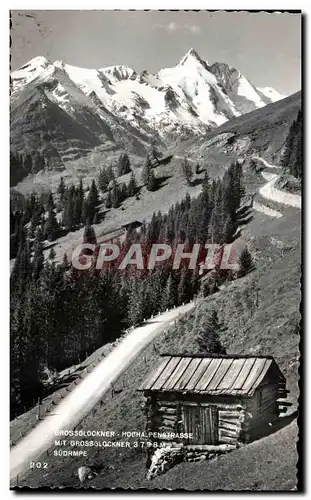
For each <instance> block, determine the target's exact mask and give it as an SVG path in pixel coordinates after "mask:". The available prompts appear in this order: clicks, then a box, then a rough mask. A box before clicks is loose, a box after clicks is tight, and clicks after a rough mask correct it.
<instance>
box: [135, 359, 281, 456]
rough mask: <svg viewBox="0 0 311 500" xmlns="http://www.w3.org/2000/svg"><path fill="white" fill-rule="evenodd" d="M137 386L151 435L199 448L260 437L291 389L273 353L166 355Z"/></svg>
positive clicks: (272, 420)
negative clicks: (287, 386) (141, 396)
mask: <svg viewBox="0 0 311 500" xmlns="http://www.w3.org/2000/svg"><path fill="white" fill-rule="evenodd" d="M138 390H139V391H143V393H144V396H145V398H146V399H145V403H144V404H143V410H144V412H145V414H146V416H147V426H146V430H147V431H148V435H149V436H155V439H156V440H160V441H165V439H167V441H168V442H183V444H189V445H196V446H197V447H199V446H200V445H213V446H216V447H217V446H220V445H223V444H233V445H237V444H238V443H239V442H243V441H248V440H249V439H250V438H251V437H256V436H259V435H260V434H261V432H262V430H263V427H266V426H268V425H269V424H270V425H271V423H272V422H274V421H275V420H276V419H277V418H278V416H279V404H278V399H279V398H286V393H287V391H286V381H285V378H284V376H283V374H282V373H281V371H280V369H279V367H278V365H277V364H276V362H275V360H274V359H273V357H272V356H218V355H215V356H214V355H213V356H211V355H200V354H194V355H184V354H181V355H170V354H167V355H163V356H162V361H161V363H160V365H159V366H158V367H157V368H156V369H155V370H154V371H152V372H151V373H150V375H149V376H148V377H147V379H146V380H145V381H144V382H143V384H142V385H141V386H140V387H139V389H138ZM184 434H186V435H187V434H188V435H189V436H188V437H186V438H185V436H184Z"/></svg>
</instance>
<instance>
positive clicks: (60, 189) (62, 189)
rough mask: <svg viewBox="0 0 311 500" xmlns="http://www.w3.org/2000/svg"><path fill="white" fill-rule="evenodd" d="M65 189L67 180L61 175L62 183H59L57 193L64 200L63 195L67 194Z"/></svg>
mask: <svg viewBox="0 0 311 500" xmlns="http://www.w3.org/2000/svg"><path fill="white" fill-rule="evenodd" d="M65 190H66V185H65V181H64V178H63V177H61V178H60V183H59V185H58V188H57V193H58V194H59V197H60V200H61V201H62V199H63V196H64V194H65Z"/></svg>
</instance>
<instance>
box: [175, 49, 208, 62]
mask: <svg viewBox="0 0 311 500" xmlns="http://www.w3.org/2000/svg"><path fill="white" fill-rule="evenodd" d="M189 61H197V62H199V63H201V64H202V63H203V60H202V59H201V57H200V56H199V54H198V53H197V51H196V50H195V49H194V48H191V49H190V50H188V52H187V54H185V55H184V57H183V58H182V59H181V60H180V61H179V63H178V66H183V65H184V64H185V63H187V62H189Z"/></svg>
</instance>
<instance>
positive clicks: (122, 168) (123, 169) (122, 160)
mask: <svg viewBox="0 0 311 500" xmlns="http://www.w3.org/2000/svg"><path fill="white" fill-rule="evenodd" d="M117 169H118V176H119V177H120V176H121V175H125V174H129V173H130V171H131V163H130V159H129V157H128V154H126V153H122V154H121V155H120V157H119V161H118V166H117Z"/></svg>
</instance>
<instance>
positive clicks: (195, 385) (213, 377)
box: [138, 354, 284, 396]
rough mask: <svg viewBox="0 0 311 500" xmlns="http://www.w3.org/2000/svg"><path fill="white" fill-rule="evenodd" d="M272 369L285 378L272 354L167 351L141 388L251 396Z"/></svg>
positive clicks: (145, 389) (146, 389)
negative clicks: (175, 352)
mask: <svg viewBox="0 0 311 500" xmlns="http://www.w3.org/2000/svg"><path fill="white" fill-rule="evenodd" d="M270 370H271V371H272V370H273V371H274V373H275V374H276V376H277V377H278V378H280V379H282V380H284V376H283V374H282V373H281V371H280V369H279V368H278V366H277V364H276V362H275V361H274V359H273V357H272V356H266V357H263V356H258V357H256V356H251V357H250V356H206V355H203V356H201V355H195V354H194V355H164V356H163V359H162V362H161V364H160V365H159V366H158V367H157V368H156V369H155V370H154V371H153V372H151V373H150V374H149V376H148V377H147V378H146V380H145V381H144V382H143V384H142V385H141V386H140V387H139V389H138V390H139V391H155V392H159V391H160V392H164V391H165V392H181V393H183V394H186V393H196V394H209V395H219V394H222V395H232V396H237V395H244V396H251V395H252V394H253V393H254V391H255V390H256V388H257V387H258V386H259V385H260V384H261V383H262V382H263V380H264V378H265V377H266V376H267V374H268V371H270Z"/></svg>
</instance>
